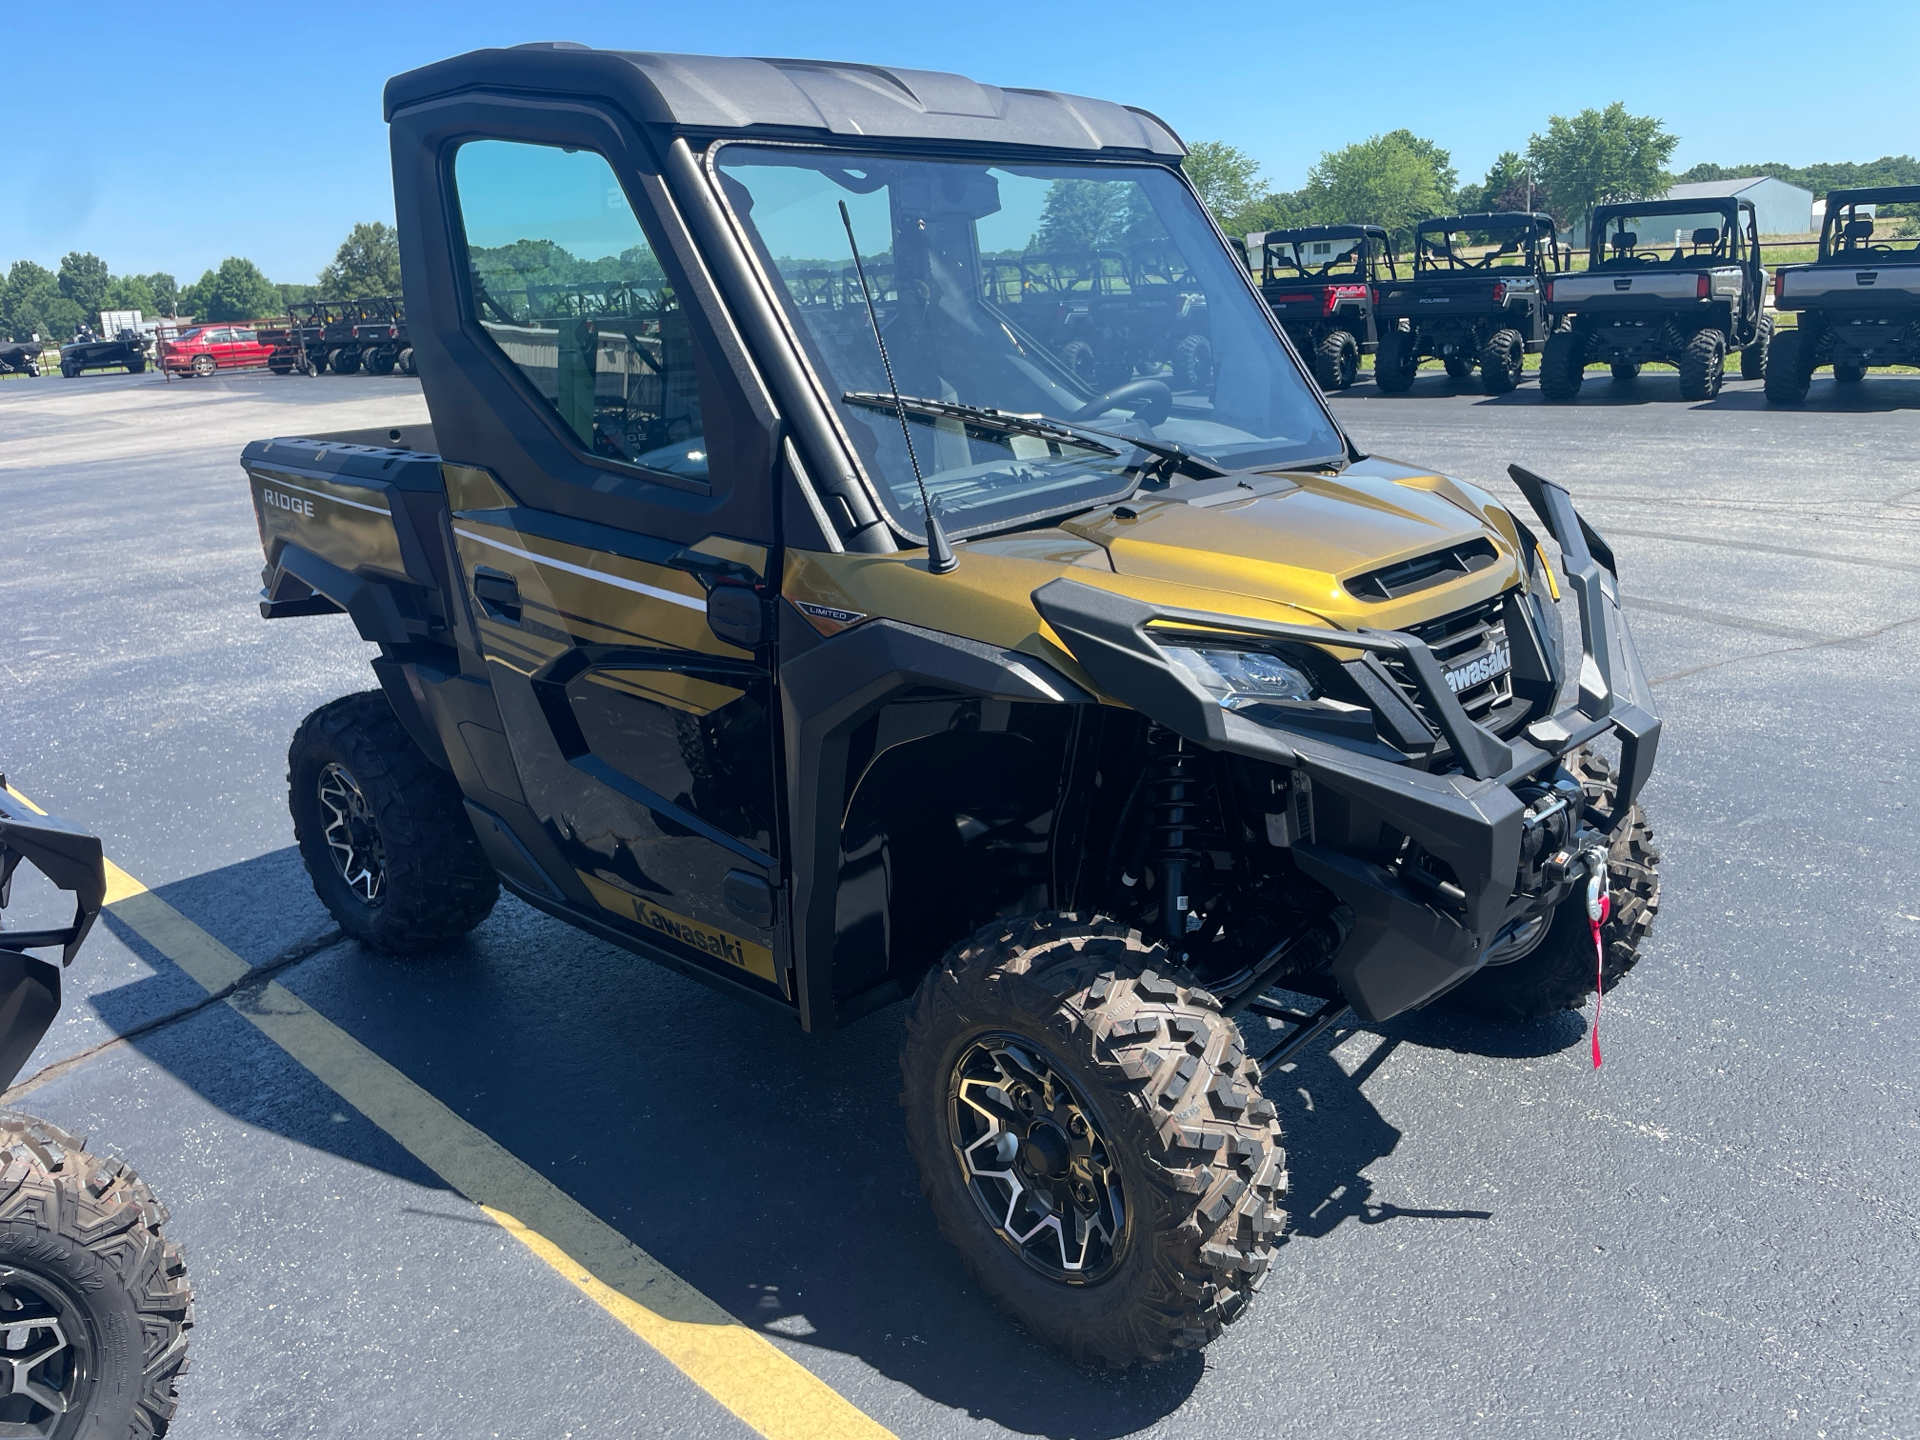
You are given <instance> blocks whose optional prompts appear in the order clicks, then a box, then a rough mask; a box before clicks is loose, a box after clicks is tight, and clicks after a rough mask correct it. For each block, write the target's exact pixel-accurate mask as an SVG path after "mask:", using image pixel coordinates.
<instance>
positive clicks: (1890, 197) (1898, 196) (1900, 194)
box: [1827, 185, 1920, 210]
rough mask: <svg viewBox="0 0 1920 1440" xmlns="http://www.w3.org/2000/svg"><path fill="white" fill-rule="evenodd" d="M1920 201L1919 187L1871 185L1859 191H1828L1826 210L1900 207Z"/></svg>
mask: <svg viewBox="0 0 1920 1440" xmlns="http://www.w3.org/2000/svg"><path fill="white" fill-rule="evenodd" d="M1914 200H1920V185H1871V186H1868V187H1866V188H1864V189H1860V190H1829V191H1828V192H1827V209H1829V210H1832V209H1835V208H1837V207H1839V206H1843V205H1900V204H1905V203H1907V202H1909V201H1914Z"/></svg>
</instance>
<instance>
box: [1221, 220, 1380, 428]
mask: <svg viewBox="0 0 1920 1440" xmlns="http://www.w3.org/2000/svg"><path fill="white" fill-rule="evenodd" d="M1247 256H1248V259H1249V261H1250V263H1251V264H1252V265H1253V268H1254V273H1255V276H1256V277H1257V278H1258V279H1259V281H1260V293H1261V294H1262V295H1263V296H1265V297H1266V301H1267V304H1268V305H1270V306H1272V307H1273V313H1274V314H1275V315H1276V316H1278V317H1279V320H1280V325H1281V328H1282V329H1284V330H1285V331H1286V332H1287V337H1288V338H1289V339H1290V340H1292V341H1293V346H1294V349H1296V350H1298V351H1299V352H1300V354H1301V355H1302V356H1304V357H1305V358H1306V361H1307V363H1308V364H1310V365H1311V366H1313V378H1314V379H1315V380H1317V381H1318V382H1319V384H1320V388H1321V389H1322V390H1327V391H1333V390H1344V389H1346V388H1347V387H1348V386H1349V385H1351V384H1353V382H1354V380H1355V379H1356V378H1358V376H1359V374H1360V357H1361V356H1362V355H1363V354H1364V355H1371V354H1373V352H1374V350H1375V349H1376V348H1377V346H1378V344H1379V340H1380V335H1379V331H1378V329H1377V327H1376V326H1375V324H1374V318H1373V313H1374V296H1375V294H1376V293H1377V291H1376V286H1378V285H1379V284H1380V283H1382V282H1386V281H1393V280H1397V279H1398V278H1399V272H1398V271H1396V270H1395V269H1394V266H1393V242H1392V241H1391V240H1390V239H1388V237H1387V232H1386V231H1385V230H1382V229H1381V228H1380V227H1379V226H1378V225H1309V226H1307V227H1305V228H1304V229H1299V230H1267V231H1264V232H1262V231H1256V232H1255V233H1254V234H1251V235H1249V236H1247Z"/></svg>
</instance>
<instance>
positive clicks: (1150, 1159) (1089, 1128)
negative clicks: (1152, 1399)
mask: <svg viewBox="0 0 1920 1440" xmlns="http://www.w3.org/2000/svg"><path fill="white" fill-rule="evenodd" d="M1165 967H1166V956H1165V952H1164V950H1163V949H1162V947H1160V946H1158V945H1151V946H1150V945H1148V944H1147V943H1146V942H1144V941H1143V940H1142V939H1141V938H1140V935H1139V933H1138V932H1137V931H1131V930H1129V929H1128V928H1127V927H1126V926H1124V925H1120V924H1116V923H1114V922H1111V921H1105V920H1091V921H1083V920H1080V919H1079V918H1078V917H1076V916H1073V915H1061V914H1053V913H1043V914H1040V915H1036V916H1030V917H1026V918H1023V919H1018V920H1010V921H1006V922H1002V923H996V924H994V925H990V926H987V927H986V928H985V929H983V930H981V931H979V932H978V933H977V934H975V935H974V936H973V938H972V939H970V940H967V941H964V942H962V943H961V944H959V945H956V946H955V947H954V948H953V949H952V950H950V951H949V952H948V953H947V956H946V959H945V960H943V961H942V962H941V964H940V965H939V966H938V967H936V968H935V969H934V970H933V971H932V972H931V973H930V974H928V976H927V977H926V979H925V980H924V981H922V982H921V985H920V991H919V994H918V996H917V998H916V999H915V1002H914V1008H913V1014H912V1016H911V1017H910V1018H909V1020H908V1022H907V1038H906V1043H905V1045H904V1046H903V1047H902V1048H901V1052H900V1073H901V1078H902V1081H903V1083H904V1088H903V1090H902V1092H901V1096H900V1101H901V1104H902V1105H903V1106H904V1107H905V1109H906V1123H907V1144H908V1147H909V1148H910V1149H911V1150H912V1152H913V1157H914V1160H915V1161H916V1162H917V1164H918V1165H919V1169H920V1188H921V1190H922V1191H923V1192H924V1193H925V1194H926V1197H927V1199H928V1201H929V1202H930V1203H931V1205H932V1207H933V1212H934V1217H935V1219H936V1220H937V1221H938V1222H939V1225H940V1231H941V1233H942V1234H943V1235H945V1236H946V1237H947V1239H948V1240H950V1241H951V1242H952V1243H953V1244H954V1245H955V1246H956V1247H957V1248H958V1249H959V1251H960V1255H961V1258H962V1260H964V1261H965V1263H966V1266H967V1269H968V1270H969V1271H970V1272H971V1273H972V1275H973V1277H974V1279H975V1280H976V1281H977V1282H978V1283H979V1285H980V1287H981V1288H982V1289H983V1290H985V1291H986V1292H987V1293H988V1294H989V1295H991V1296H992V1297H993V1298H994V1299H995V1300H996V1301H997V1302H999V1304H1000V1305H1001V1306H1002V1307H1003V1308H1005V1309H1006V1310H1008V1311H1009V1312H1011V1313H1012V1314H1013V1315H1014V1317H1015V1318H1016V1319H1018V1320H1020V1321H1021V1322H1022V1323H1023V1324H1024V1325H1026V1327H1027V1328H1028V1329H1029V1330H1031V1331H1032V1332H1033V1333H1034V1334H1035V1335H1036V1336H1037V1337H1038V1338H1040V1339H1042V1340H1044V1341H1046V1342H1047V1343H1048V1344H1051V1345H1056V1346H1059V1347H1060V1348H1062V1349H1064V1350H1066V1351H1067V1352H1068V1353H1070V1354H1071V1355H1072V1356H1073V1357H1074V1358H1075V1359H1076V1360H1079V1361H1081V1362H1082V1363H1085V1362H1088V1361H1097V1362H1101V1363H1104V1364H1107V1365H1111V1366H1124V1365H1129V1364H1132V1363H1134V1362H1136V1361H1155V1360H1164V1359H1166V1358H1167V1357H1168V1356H1170V1355H1173V1354H1175V1353H1177V1352H1179V1351H1182V1350H1194V1349H1198V1348H1199V1347H1200V1346H1202V1345H1205V1344H1206V1343H1207V1342H1208V1341H1209V1340H1212V1339H1213V1338H1214V1337H1215V1336H1216V1335H1218V1334H1219V1333H1220V1329H1221V1327H1222V1326H1223V1325H1225V1324H1227V1323H1228V1322H1229V1321H1231V1320H1233V1319H1235V1318H1236V1317H1237V1316H1238V1315H1239V1314H1241V1312H1242V1311H1244V1310H1245V1308H1246V1306H1247V1301H1248V1299H1249V1298H1250V1297H1251V1296H1252V1294H1253V1292H1254V1291H1255V1290H1257V1289H1258V1288H1259V1286H1260V1284H1261V1282H1262V1280H1263V1279H1264V1277H1265V1274H1266V1271H1267V1267H1268V1264H1269V1263H1270V1261H1271V1257H1272V1253H1273V1248H1274V1244H1275V1242H1276V1241H1277V1240H1278V1238H1279V1236H1280V1232H1281V1230H1282V1229H1283V1228H1284V1226H1285V1224H1286V1215H1285V1212H1284V1211H1283V1210H1282V1209H1281V1208H1280V1203H1281V1200H1282V1199H1283V1197H1284V1196H1285V1194H1286V1168H1285V1166H1286V1157H1285V1154H1284V1152H1283V1151H1282V1150H1281V1148H1280V1126H1279V1121H1278V1119H1277V1118H1276V1116H1275V1112H1274V1108H1273V1105H1272V1103H1271V1102H1269V1101H1268V1100H1266V1099H1265V1098H1264V1097H1263V1096H1262V1095H1261V1094H1260V1090H1259V1082H1260V1072H1259V1066H1258V1065H1257V1064H1255V1063H1254V1062H1253V1061H1252V1060H1250V1059H1248V1058H1247V1054H1246V1051H1245V1049H1244V1047H1243V1044H1242V1041H1241V1037H1240V1032H1239V1030H1238V1028H1237V1027H1236V1026H1235V1025H1234V1023H1233V1022H1232V1021H1231V1020H1229V1019H1228V1018H1227V1017H1226V1016H1224V1015H1222V1014H1221V1013H1220V1007H1219V1002H1218V1001H1217V1000H1215V999H1214V998H1213V997H1212V996H1210V995H1208V994H1207V993H1206V992H1205V991H1203V990H1199V989H1196V988H1194V987H1193V986H1192V985H1191V984H1190V983H1188V982H1187V981H1186V980H1184V979H1183V978H1176V977H1175V976H1171V975H1169V974H1167V973H1166V969H1165ZM1008 1047H1012V1050H1013V1051H1015V1052H1017V1054H1018V1057H1019V1059H1016V1060H1013V1061H1011V1062H1009V1061H1008V1060H1007V1059H1004V1058H999V1057H1003V1056H1005V1055H1006V1054H1007V1053H1008ZM1021 1060H1024V1061H1025V1062H1026V1063H1025V1065H1021V1063H1020V1061H1021ZM983 1074H984V1075H986V1076H987V1077H989V1078H988V1079H985V1080H983V1079H981V1078H978V1077H980V1076H981V1075H983ZM996 1074H997V1075H999V1076H1003V1077H1007V1079H1008V1081H1009V1083H1007V1084H1006V1085H1004V1086H1002V1087H1001V1088H999V1089H998V1091H997V1092H989V1091H988V1090H987V1089H986V1088H985V1087H986V1085H988V1084H990V1083H993V1082H992V1080H991V1077H992V1076H994V1075H996ZM1036 1075H1038V1076H1039V1077H1040V1081H1041V1083H1034V1081H1033V1079H1032V1077H1034V1076H1036ZM970 1094H971V1095H977V1096H979V1097H980V1098H981V1099H982V1100H986V1101H988V1102H989V1103H990V1104H995V1105H997V1107H998V1108H996V1109H993V1110H989V1109H987V1108H984V1107H983V1106H982V1105H980V1104H977V1103H972V1102H970V1101H969V1100H967V1099H966V1098H963V1097H966V1096H968V1095H970ZM1041 1101H1044V1104H1043V1103H1040V1102H1041ZM1063 1101H1064V1102H1070V1106H1069V1105H1067V1104H1065V1103H1063ZM1063 1114H1064V1123H1063V1124H1056V1123H1054V1122H1057V1121H1062V1120H1063ZM1069 1134H1071V1135H1072V1136H1073V1137H1076V1139H1069V1138H1068V1136H1069ZM1076 1140H1077V1143H1076ZM1049 1142H1050V1143H1049ZM1003 1146H1004V1148H1005V1153H1000V1151H1001V1147H1003ZM1069 1152H1070V1153H1069ZM983 1162H984V1164H983ZM995 1165H998V1166H1001V1167H1004V1168H1002V1169H1000V1170H994V1169H992V1167H993V1166H995ZM999 1175H1004V1176H1005V1177H1007V1178H1006V1179H1004V1180H1002V1179H997V1178H994V1177H995V1176H999ZM1049 1177H1057V1178H1052V1179H1049ZM1050 1187H1051V1188H1050ZM1061 1187H1064V1188H1065V1190H1066V1192H1067V1193H1066V1194H1065V1198H1064V1199H1063V1198H1062V1188H1061ZM1082 1187H1084V1188H1082ZM1049 1194H1051V1196H1052V1197H1053V1198H1052V1206H1051V1207H1050V1208H1047V1209H1042V1208H1040V1207H1039V1206H1038V1205H1037V1204H1036V1203H1035V1199H1034V1197H1036V1196H1043V1195H1049ZM1082 1196H1084V1197H1085V1198H1084V1199H1082V1198H1081V1197H1082ZM1116 1199H1117V1200H1118V1204H1116V1203H1114V1202H1115V1200H1116ZM1067 1208H1071V1209H1072V1210H1073V1211H1074V1224H1073V1226H1072V1227H1071V1228H1072V1229H1073V1231H1074V1235H1075V1240H1074V1242H1073V1243H1072V1244H1069V1243H1068V1242H1067V1240H1066V1231H1067V1228H1068V1227H1065V1226H1063V1225H1062V1224H1061V1220H1062V1219H1063V1218H1064V1216H1063V1211H1064V1210H1065V1209H1067ZM1009 1217H1011V1218H1010V1219H1009ZM1049 1217H1052V1219H1051V1222H1050V1220H1049ZM1028 1221H1031V1223H1032V1228H1031V1229H1030V1230H1026V1231H1021V1230H1020V1228H1019V1227H1020V1226H1022V1225H1024V1224H1026V1223H1027V1222H1028ZM1103 1222H1104V1224H1105V1225H1109V1226H1111V1227H1112V1228H1111V1230H1108V1229H1105V1228H1103ZM1050 1223H1051V1225H1052V1227H1053V1228H1052V1233H1051V1234H1048V1233H1047V1232H1048V1229H1049V1225H1050ZM1083 1233H1084V1236H1085V1239H1084V1240H1082V1239H1081V1238H1080V1237H1081V1236H1082V1234H1083ZM1075 1245H1078V1246H1079V1247H1080V1248H1079V1250H1078V1255H1077V1258H1076V1259H1074V1260H1073V1261H1072V1262H1070V1263H1072V1264H1074V1265H1075V1266H1077V1267H1078V1269H1077V1271H1069V1270H1068V1269H1067V1268H1065V1266H1066V1264H1067V1263H1069V1262H1068V1253H1067V1252H1068V1251H1069V1250H1070V1249H1073V1248H1074V1246H1075ZM1056 1258H1057V1259H1058V1261H1060V1262H1062V1263H1060V1264H1055V1263H1053V1262H1054V1260H1055V1259H1056ZM1076 1273H1077V1274H1079V1275H1082V1276H1091V1277H1092V1278H1090V1279H1079V1280H1076V1279H1074V1278H1072V1276H1073V1275H1074V1274H1076Z"/></svg>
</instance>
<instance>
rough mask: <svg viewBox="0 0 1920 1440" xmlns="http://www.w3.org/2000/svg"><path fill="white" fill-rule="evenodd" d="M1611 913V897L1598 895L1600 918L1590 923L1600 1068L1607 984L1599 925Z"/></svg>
mask: <svg viewBox="0 0 1920 1440" xmlns="http://www.w3.org/2000/svg"><path fill="white" fill-rule="evenodd" d="M1612 913H1613V897H1612V896H1611V895H1602V896H1601V897H1600V918H1599V919H1598V920H1593V921H1590V922H1588V923H1590V924H1591V925H1592V926H1593V1068H1594V1069H1596V1070H1598V1069H1599V1068H1600V996H1601V992H1602V991H1604V990H1605V989H1606V986H1607V944H1606V941H1605V940H1603V939H1601V938H1600V927H1601V926H1602V925H1604V924H1606V923H1607V916H1608V915H1610V914H1612Z"/></svg>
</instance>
